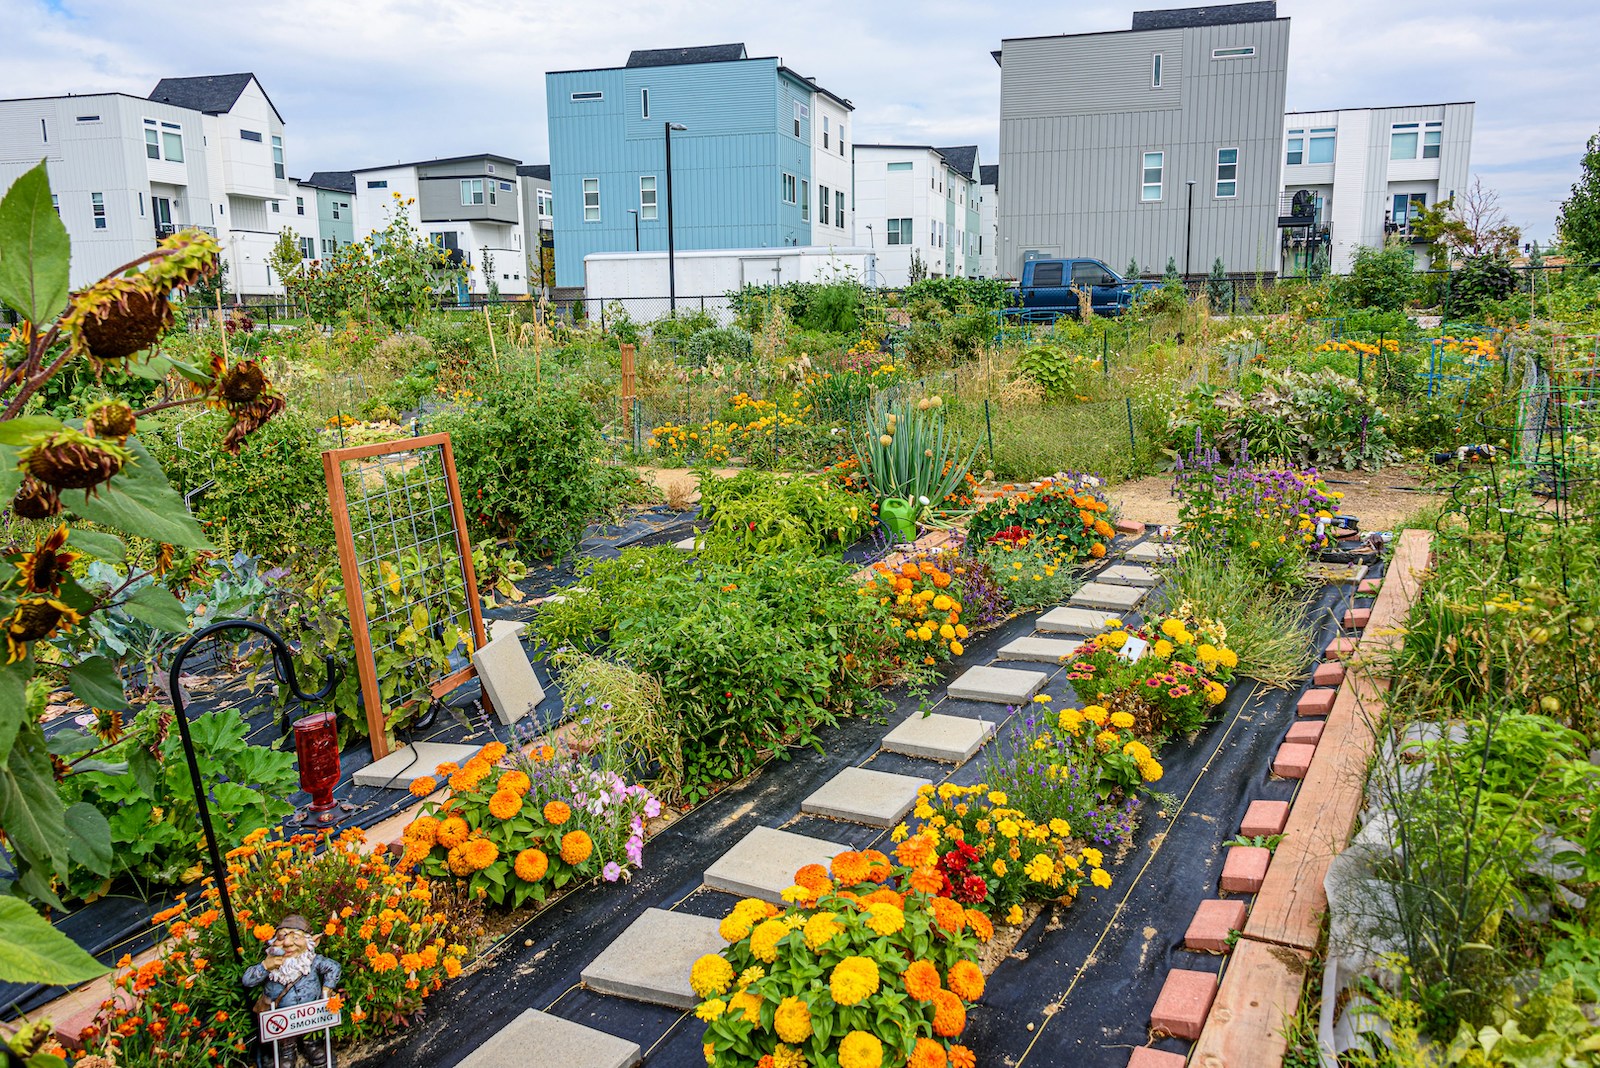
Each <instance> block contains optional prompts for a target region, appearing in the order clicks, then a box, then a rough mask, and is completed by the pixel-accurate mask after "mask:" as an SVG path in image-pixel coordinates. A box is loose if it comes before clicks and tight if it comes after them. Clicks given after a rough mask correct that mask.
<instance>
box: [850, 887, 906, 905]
mask: <svg viewBox="0 0 1600 1068" xmlns="http://www.w3.org/2000/svg"><path fill="white" fill-rule="evenodd" d="M880 902H884V903H887V904H890V905H893V906H894V907H895V908H900V909H903V908H905V907H906V899H905V897H904V896H902V895H901V894H898V893H896V892H895V891H893V890H890V889H889V888H888V887H887V886H881V887H879V888H878V889H876V890H874V891H873V892H872V893H870V894H868V895H867V896H866V897H864V898H862V899H861V903H862V904H863V905H876V904H878V903H880Z"/></svg>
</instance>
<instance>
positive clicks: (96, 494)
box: [0, 162, 284, 984]
mask: <svg viewBox="0 0 1600 1068" xmlns="http://www.w3.org/2000/svg"><path fill="white" fill-rule="evenodd" d="M219 252H220V249H219V247H218V245H217V242H216V241H215V239H213V238H212V237H210V236H208V235H206V234H205V233H203V232H201V231H199V230H186V231H184V232H182V233H178V234H174V235H173V236H171V237H168V238H166V239H164V240H162V241H161V242H160V243H159V244H158V245H157V246H156V248H155V249H154V250H153V251H151V252H149V253H147V254H146V255H143V256H140V257H139V258H137V259H135V260H133V261H132V262H131V263H128V264H125V265H123V266H122V267H119V268H117V269H116V270H114V271H112V272H111V273H110V274H107V275H106V276H105V277H103V278H101V279H100V280H99V281H97V282H94V283H92V284H90V285H88V286H86V287H85V288H83V289H80V290H77V291H75V292H74V291H72V290H71V287H70V283H69V280H68V279H69V272H68V265H69V260H70V256H71V242H70V240H69V239H68V237H67V231H66V228H65V227H64V226H63V225H62V224H61V220H60V218H59V217H58V216H57V214H56V212H55V210H54V208H53V207H52V205H51V198H50V182H49V177H48V175H47V174H46V171H45V165H44V163H42V162H41V163H40V164H39V165H38V166H37V167H34V168H33V169H32V170H30V171H28V172H27V173H25V174H24V175H22V176H21V177H20V178H18V179H17V180H16V182H15V183H14V184H13V185H12V186H11V188H10V190H9V191H8V192H7V193H6V195H5V197H4V199H3V200H0V303H3V304H5V305H6V306H8V307H10V308H11V309H12V310H13V311H14V312H15V313H16V314H17V315H18V316H19V317H20V320H21V321H20V323H19V324H18V325H17V326H15V327H13V328H12V331H11V338H10V340H9V341H8V342H7V344H6V345H5V346H4V349H3V351H4V353H5V358H4V360H3V362H0V502H8V504H6V505H5V507H6V508H7V509H8V510H9V511H10V513H11V522H10V523H9V524H8V525H7V527H6V529H7V530H8V531H9V532H10V534H11V537H10V538H9V539H7V540H8V541H9V542H10V544H4V543H0V634H3V636H4V648H3V650H0V981H5V982H24V983H51V984H60V983H73V982H79V981H83V980H86V979H89V978H92V977H94V976H96V975H98V974H100V973H102V972H104V971H105V970H106V969H105V968H104V967H102V966H101V965H100V964H98V963H97V962H96V961H95V960H94V959H93V958H92V957H90V956H89V955H88V954H87V953H85V952H84V951H83V950H82V949H80V948H79V947H78V946H76V945H75V944H73V943H72V942H71V941H70V940H69V939H67V938H66V937H65V936H63V935H61V934H60V933H59V932H57V931H56V930H55V929H54V928H53V927H52V926H51V925H50V924H49V923H48V922H47V921H46V919H45V918H44V917H43V916H42V915H40V913H39V912H38V910H37V906H46V907H50V908H61V901H60V899H59V897H58V896H57V891H58V889H59V887H60V886H61V885H62V880H63V879H64V878H65V875H66V872H67V869H68V867H69V865H70V864H72V863H74V862H75V863H77V864H80V865H82V866H83V867H85V868H87V869H89V870H90V871H95V872H98V873H101V874H109V873H110V871H111V866H112V859H113V858H112V855H111V834H110V830H109V827H108V825H107V823H106V819H105V817H104V816H103V815H101V813H100V812H99V811H98V810H97V809H96V808H95V807H94V806H93V805H90V804H88V803H86V802H81V801H80V802H77V803H74V804H70V805H69V804H67V803H66V802H65V801H64V800H63V799H62V797H61V794H60V792H59V791H58V789H57V782H58V781H59V780H60V779H61V778H63V777H65V776H66V775H67V774H70V773H72V772H73V771H91V770H93V771H102V772H112V773H117V772H120V771H125V770H126V769H125V767H122V766H119V765H115V764H108V763H106V762H105V761H102V760H99V759H97V758H98V756H99V755H100V754H101V753H102V751H103V750H104V749H105V745H106V742H107V740H108V739H106V738H103V737H100V736H97V735H96V734H91V733H86V732H82V731H78V730H73V729H68V730H61V731H55V732H52V733H50V734H49V735H48V736H47V735H46V732H45V731H44V729H43V727H42V726H41V723H40V718H41V716H42V714H43V710H44V707H45V704H46V701H45V695H46V693H47V691H48V689H49V688H50V687H51V686H52V685H54V684H56V683H59V682H60V681H62V680H63V679H64V681H65V682H66V684H67V685H68V686H69V687H70V688H71V690H72V692H73V693H74V694H75V695H76V696H77V697H78V698H79V699H80V700H82V701H83V702H84V703H85V704H86V705H88V706H89V707H90V708H91V709H94V710H95V711H96V719H97V723H105V722H113V723H114V722H116V721H117V719H118V718H119V717H120V716H121V714H122V713H123V712H125V711H126V710H127V708H128V701H127V697H126V695H125V693H124V690H123V684H122V679H121V677H120V676H119V674H118V672H117V670H116V666H115V665H114V664H113V663H112V662H111V661H110V660H109V659H107V658H106V657H104V656H84V655H83V654H82V653H73V652H72V651H71V650H70V648H68V647H67V646H66V645H65V644H60V645H57V644H53V640H54V639H58V638H61V637H63V636H65V635H67V634H69V633H70V632H72V631H73V630H74V629H76V628H79V627H82V626H83V625H84V623H85V621H86V620H87V619H88V618H89V617H90V616H92V615H93V614H94V613H96V612H103V611H106V610H107V609H109V608H112V607H120V608H121V609H122V610H123V611H124V612H125V613H127V614H128V615H129V616H132V617H134V618H136V619H139V620H142V621H144V622H146V623H149V624H150V625H152V626H155V627H158V628H160V629H164V630H167V631H169V632H172V633H180V632H182V631H183V630H184V629H185V628H186V625H187V613H186V611H185V610H184V608H183V606H182V604H181V603H180V602H179V601H178V600H177V598H175V597H174V596H173V595H172V594H171V593H170V592H169V591H168V590H167V589H166V588H165V587H163V586H162V585H160V584H159V583H148V582H143V581H142V580H143V579H144V577H145V576H146V575H148V574H150V573H151V571H150V570H147V569H144V568H141V567H139V566H135V565H134V564H133V563H132V562H131V561H130V559H129V552H128V544H127V542H126V541H125V540H124V537H125V536H127V537H133V538H139V539H144V540H145V541H147V542H151V543H155V545H156V546H157V549H156V551H155V553H154V556H155V559H156V565H155V570H156V571H158V572H159V571H161V570H163V569H164V567H165V565H166V564H167V563H168V562H170V561H171V560H172V558H173V555H174V553H175V551H176V550H177V549H179V548H187V549H206V548H209V545H208V543H207V541H206V539H205V536H204V534H203V533H202V532H201V530H200V527H199V526H198V524H196V523H195V521H194V520H193V519H192V518H191V517H190V516H189V514H188V511H187V510H186V509H185V508H184V504H183V500H182V499H181V498H180V497H179V495H178V494H177V492H176V491H175V490H174V489H173V488H172V486H171V485H170V484H169V483H168V482H167V478H166V475H165V474H164V473H163V472H162V470H161V467H160V465H159V464H158V463H157V462H156V461H155V459H154V458H153V457H152V456H151V455H150V453H149V452H148V451H146V449H145V448H144V446H143V445H142V444H140V442H139V437H138V433H137V431H138V423H139V420H140V419H141V418H143V417H144V416H146V415H149V414H150V413H152V412H155V411H160V410H162V409H165V408H172V407H177V406H179V405H187V404H205V405H208V406H211V407H215V408H218V409H221V410H222V411H224V412H226V413H227V414H228V416H229V417H230V426H229V429H228V432H227V434H226V435H225V437H224V438H223V440H222V443H221V444H222V447H223V448H226V449H228V450H229V451H232V452H237V451H238V448H239V446H240V444H241V443H242V442H243V440H244V438H245V437H246V436H247V435H248V434H249V433H250V432H251V431H252V430H255V429H256V428H257V427H259V426H261V425H263V424H264V423H266V422H267V421H268V420H269V419H271V418H272V417H273V416H274V415H276V414H278V413H279V412H280V411H282V410H283V407H284V401H283V398H282V397H281V396H280V395H278V394H277V393H275V392H274V391H273V390H272V388H271V384H270V383H269V382H268V381H267V378H266V376H265V375H264V374H263V373H262V371H261V368H260V366H259V365H258V364H257V363H256V362H255V361H254V360H241V361H236V362H233V363H230V362H229V360H228V358H227V353H226V341H225V340H223V342H222V344H223V346H224V347H223V351H221V352H218V353H215V354H213V356H212V359H211V361H210V364H209V366H206V367H198V366H193V365H190V364H187V363H184V362H182V361H180V360H177V359H174V358H172V357H169V356H165V355H163V354H161V352H160V344H159V343H160V339H161V337H162V335H163V334H164V333H165V332H166V331H167V330H168V329H170V328H171V326H172V325H173V319H174V315H173V300H174V299H175V297H176V296H179V295H181V293H182V291H183V290H184V289H186V288H187V287H189V286H193V285H195V284H196V283H198V282H201V281H203V280H205V279H207V278H209V277H211V276H213V275H214V274H215V272H216V270H217V262H218V255H219ZM85 363H86V364H87V366H88V368H89V369H90V370H91V371H92V372H93V373H94V374H96V375H99V374H101V373H102V372H104V371H106V370H107V369H112V368H115V369H119V370H122V371H124V372H126V373H128V374H130V375H133V376H135V377H138V378H143V379H145V380H148V381H151V382H155V383H159V388H158V389H157V391H156V394H155V396H154V398H153V403H150V404H148V405H146V406H145V407H143V408H142V409H138V410H136V409H135V408H134V407H133V406H132V405H130V404H128V403H127V402H125V401H123V400H121V399H119V398H117V397H115V396H111V395H109V390H103V391H102V392H103V393H104V394H105V395H103V396H101V397H100V398H99V399H96V400H94V401H92V402H90V403H88V404H86V405H84V406H83V408H82V410H81V412H80V414H79V415H78V416H77V417H74V418H69V419H65V420H63V419H59V418H56V417H55V416H52V415H47V414H44V413H43V411H42V408H43V403H42V401H43V397H42V395H41V391H42V390H43V389H44V388H45V386H46V385H47V384H49V382H50V381H51V379H53V378H54V377H55V376H56V375H58V374H61V373H63V372H64V371H66V370H68V369H69V368H72V369H74V370H76V369H77V367H78V366H80V365H82V364H85ZM19 520H31V521H33V522H31V523H23V522H18V521H19ZM89 560H101V561H105V562H107V563H109V564H111V565H113V566H115V567H117V568H118V569H119V571H121V572H122V573H123V580H122V581H121V582H120V583H112V584H111V585H110V587H109V588H108V587H106V586H103V585H95V584H87V585H86V584H82V583H80V582H79V581H78V576H79V575H81V574H82V573H83V571H84V568H85V567H86V566H87V562H88V561H89ZM30 899H31V902H32V903H30Z"/></svg>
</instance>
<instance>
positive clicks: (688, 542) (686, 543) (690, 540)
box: [672, 534, 699, 553]
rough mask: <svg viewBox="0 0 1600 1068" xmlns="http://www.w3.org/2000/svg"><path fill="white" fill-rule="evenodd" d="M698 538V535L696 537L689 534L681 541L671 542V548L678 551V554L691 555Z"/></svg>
mask: <svg viewBox="0 0 1600 1068" xmlns="http://www.w3.org/2000/svg"><path fill="white" fill-rule="evenodd" d="M698 536H699V535H696V534H690V535H689V536H688V537H687V538H684V539H683V540H682V541H675V542H673V543H672V547H673V548H674V549H677V550H679V551H680V552H686V553H692V552H694V543H695V539H696V538H697V537H698Z"/></svg>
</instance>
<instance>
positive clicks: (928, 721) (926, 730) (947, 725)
mask: <svg viewBox="0 0 1600 1068" xmlns="http://www.w3.org/2000/svg"><path fill="white" fill-rule="evenodd" d="M992 734H994V724H993V723H992V722H991V721H989V720H986V719H968V718H967V717H965V716H944V715H939V714H937V713H935V714H934V715H931V716H924V715H922V714H921V713H915V712H914V713H912V714H911V716H910V717H909V718H907V719H906V720H904V721H902V722H901V724H900V725H899V726H898V727H896V728H895V729H894V730H892V731H890V732H889V733H888V734H887V735H885V736H884V739H883V748H884V749H885V750H887V751H888V752H891V753H902V754H904V755H906V756H914V757H921V758H923V759H924V760H939V761H943V762H944V763H947V764H965V763H966V762H967V761H968V760H971V759H972V755H973V754H974V753H976V752H977V751H978V750H979V749H980V748H982V747H983V743H984V742H986V741H988V740H989V737H990V736H991V735H992Z"/></svg>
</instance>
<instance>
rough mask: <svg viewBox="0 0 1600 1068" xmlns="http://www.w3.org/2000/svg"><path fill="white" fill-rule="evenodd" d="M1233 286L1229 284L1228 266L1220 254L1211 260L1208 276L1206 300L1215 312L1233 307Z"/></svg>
mask: <svg viewBox="0 0 1600 1068" xmlns="http://www.w3.org/2000/svg"><path fill="white" fill-rule="evenodd" d="M1232 296H1233V287H1232V286H1230V285H1229V284H1228V268H1227V266H1226V265H1225V264H1224V263H1223V262H1222V257H1221V256H1218V257H1217V258H1216V259H1215V260H1212V261H1211V273H1210V274H1208V275H1207V276H1206V300H1208V301H1210V303H1211V310H1212V311H1213V312H1220V311H1222V310H1223V309H1224V308H1230V307H1232V300H1231V298H1232Z"/></svg>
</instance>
